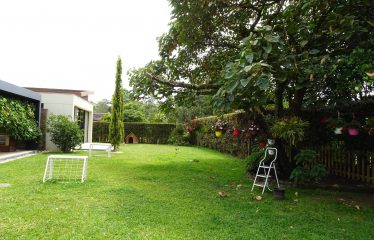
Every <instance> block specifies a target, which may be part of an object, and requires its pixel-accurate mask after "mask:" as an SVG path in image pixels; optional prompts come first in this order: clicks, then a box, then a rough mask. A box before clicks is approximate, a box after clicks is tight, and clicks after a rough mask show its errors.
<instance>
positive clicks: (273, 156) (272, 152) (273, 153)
mask: <svg viewBox="0 0 374 240" xmlns="http://www.w3.org/2000/svg"><path fill="white" fill-rule="evenodd" d="M268 155H269V156H270V159H267V156H268ZM277 155H278V150H277V149H276V148H273V147H267V148H266V149H265V155H264V157H263V158H262V159H261V161H260V164H259V166H258V168H257V173H256V177H255V180H254V181H253V185H252V190H251V191H253V188H254V187H255V186H258V187H262V194H264V192H265V187H267V188H268V189H269V191H272V190H271V189H270V188H269V177H270V171H271V170H272V169H273V170H274V175H275V179H276V180H277V185H278V188H279V181H278V176H277V170H276V169H275V161H276V160H277ZM265 161H270V164H269V165H265ZM260 170H263V171H261V172H260ZM257 178H264V179H265V182H264V183H257Z"/></svg>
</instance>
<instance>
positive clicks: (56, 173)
mask: <svg viewBox="0 0 374 240" xmlns="http://www.w3.org/2000/svg"><path fill="white" fill-rule="evenodd" d="M87 164H88V157H87V156H65V155H50V156H48V159H47V164H46V166H45V171H44V177H43V183H44V182H46V181H48V180H56V181H62V182H70V181H81V182H84V180H86V178H87Z"/></svg>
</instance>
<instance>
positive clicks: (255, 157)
mask: <svg viewBox="0 0 374 240" xmlns="http://www.w3.org/2000/svg"><path fill="white" fill-rule="evenodd" d="M264 152H265V151H264V149H263V148H262V149H260V148H258V147H253V148H252V153H251V154H250V155H249V156H248V157H247V158H246V162H247V173H250V174H251V175H255V174H256V171H257V168H258V165H259V164H260V161H261V159H262V158H263V156H264V154H265V153H264Z"/></svg>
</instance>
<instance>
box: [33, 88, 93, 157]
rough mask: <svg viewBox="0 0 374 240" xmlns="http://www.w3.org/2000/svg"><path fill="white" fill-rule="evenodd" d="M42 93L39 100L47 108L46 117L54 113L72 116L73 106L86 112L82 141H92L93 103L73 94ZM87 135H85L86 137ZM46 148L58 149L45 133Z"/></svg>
mask: <svg viewBox="0 0 374 240" xmlns="http://www.w3.org/2000/svg"><path fill="white" fill-rule="evenodd" d="M40 94H41V95H42V100H41V102H42V103H43V104H44V108H45V109H48V117H49V116H50V115H52V114H54V115H65V116H69V117H71V119H73V118H74V108H75V107H77V108H80V109H82V110H85V111H87V112H88V119H87V120H88V124H87V126H86V127H85V132H87V134H85V139H84V142H92V127H93V105H92V104H91V103H90V102H88V101H86V100H85V99H83V98H80V97H78V96H76V95H74V94H61V93H40ZM86 136H87V137H86ZM46 149H47V150H50V151H55V150H58V148H57V147H56V145H55V144H53V143H52V142H51V140H50V136H49V134H47V141H46Z"/></svg>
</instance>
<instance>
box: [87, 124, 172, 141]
mask: <svg viewBox="0 0 374 240" xmlns="http://www.w3.org/2000/svg"><path fill="white" fill-rule="evenodd" d="M124 126H125V127H124V128H125V130H124V138H126V136H127V135H129V134H130V133H131V132H132V133H134V134H135V135H137V136H138V137H139V143H150V144H166V143H167V141H168V138H169V136H170V133H171V131H172V130H173V129H174V128H175V127H176V125H175V124H171V123H134V122H125V123H124ZM108 134H109V122H102V121H101V122H94V123H93V135H92V139H93V141H94V142H109V138H108Z"/></svg>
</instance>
